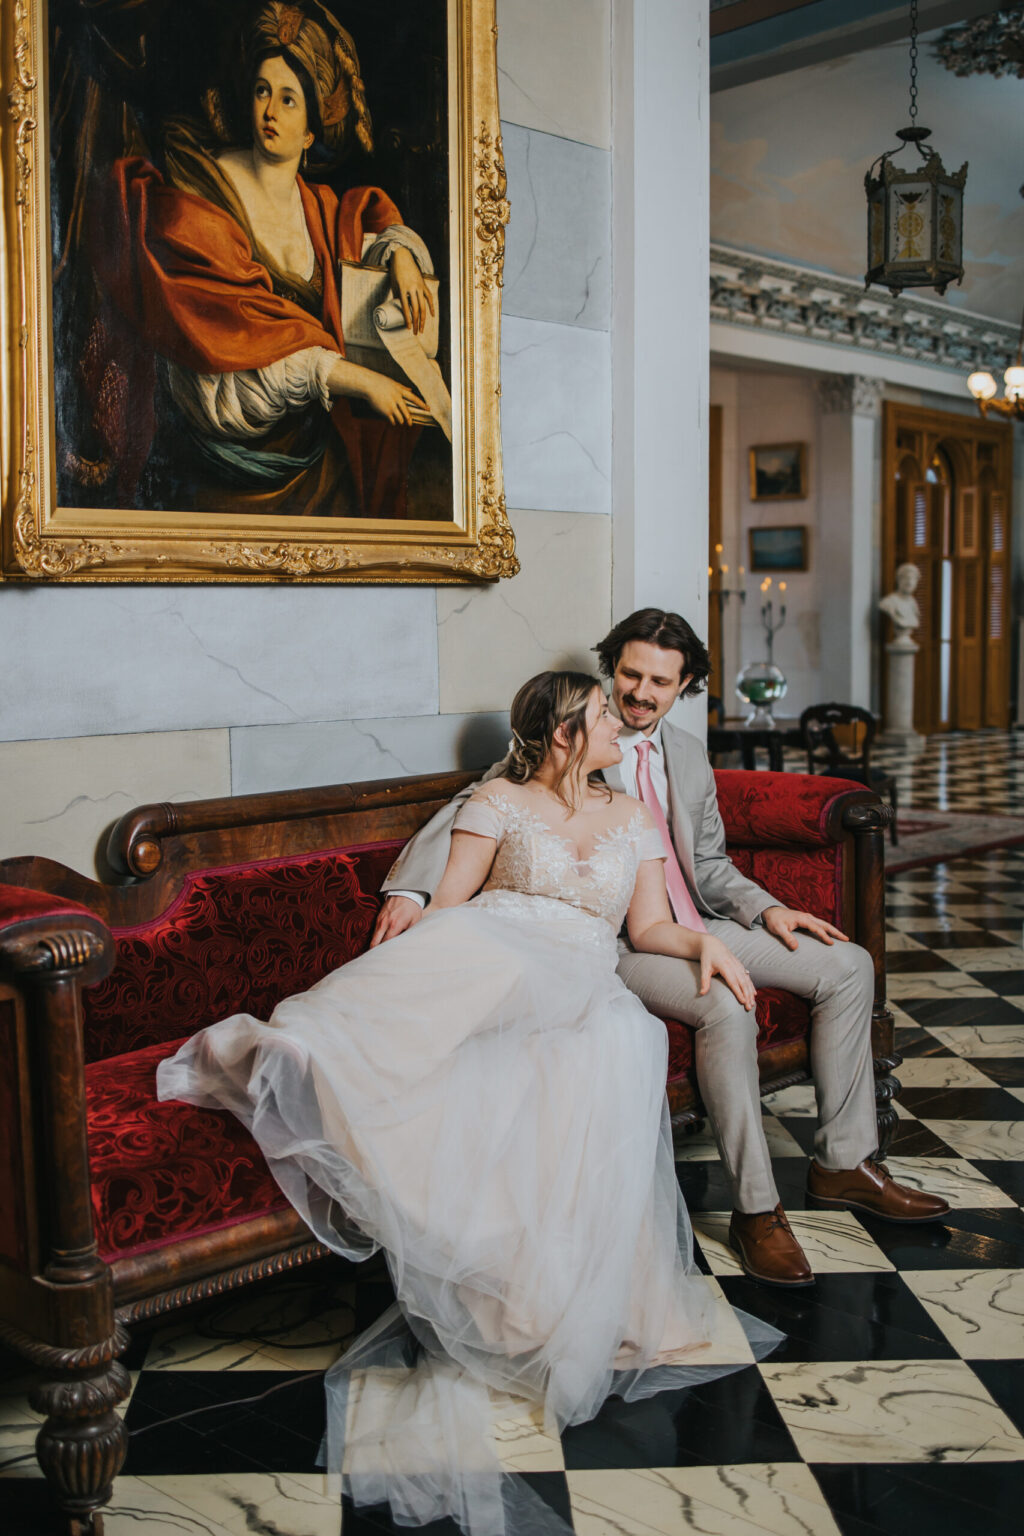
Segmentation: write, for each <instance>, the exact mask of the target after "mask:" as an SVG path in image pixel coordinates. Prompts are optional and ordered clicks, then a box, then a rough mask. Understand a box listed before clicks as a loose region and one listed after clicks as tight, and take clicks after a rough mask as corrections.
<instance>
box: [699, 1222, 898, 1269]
mask: <svg viewBox="0 0 1024 1536" xmlns="http://www.w3.org/2000/svg"><path fill="white" fill-rule="evenodd" d="M786 1215H787V1216H788V1217H789V1223H790V1226H791V1227H792V1228H793V1235H794V1237H795V1238H796V1240H797V1242H798V1243H799V1244H800V1246H801V1248H802V1249H803V1250H804V1253H806V1255H807V1259H808V1262H809V1264H810V1266H811V1268H812V1269H813V1270H818V1271H820V1272H821V1273H822V1274H847V1273H856V1272H859V1271H862V1270H871V1271H875V1270H886V1269H893V1268H894V1266H893V1265H892V1264H890V1262H889V1260H888V1259H887V1258H886V1257H885V1255H884V1254H883V1252H882V1250H881V1249H880V1248H879V1247H878V1246H877V1244H876V1243H875V1242H874V1241H873V1239H872V1238H871V1237H870V1236H869V1234H868V1233H867V1232H866V1231H865V1229H864V1228H863V1227H862V1226H861V1224H860V1222H859V1221H858V1220H857V1218H856V1216H854V1215H853V1214H852V1213H851V1212H849V1211H798V1210H787V1212H786ZM729 1217H730V1212H728V1211H694V1212H693V1213H692V1216H691V1220H692V1222H693V1230H694V1233H695V1234H696V1237H697V1241H698V1242H699V1243H700V1247H701V1252H702V1253H703V1254H704V1257H705V1258H706V1259H707V1261H708V1264H709V1266H710V1268H711V1272H712V1274H715V1275H738V1274H742V1273H743V1271H742V1269H741V1267H740V1261H739V1259H738V1258H737V1257H736V1255H735V1254H734V1253H733V1251H732V1249H731V1248H730V1247H729V1242H728V1238H729Z"/></svg>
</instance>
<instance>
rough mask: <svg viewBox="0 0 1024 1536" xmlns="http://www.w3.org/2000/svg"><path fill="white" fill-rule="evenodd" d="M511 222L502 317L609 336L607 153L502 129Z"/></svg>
mask: <svg viewBox="0 0 1024 1536" xmlns="http://www.w3.org/2000/svg"><path fill="white" fill-rule="evenodd" d="M502 126H503V138H504V143H505V167H506V170H507V172H508V190H509V198H510V200H511V202H512V208H513V213H514V217H513V218H512V219H511V221H510V223H509V227H508V237H507V240H506V244H505V274H504V275H505V286H504V289H503V290H502V296H501V310H502V314H503V316H506V317H508V316H510V315H518V316H520V317H521V318H524V319H528V320H554V321H556V322H557V323H558V324H560V325H582V326H586V327H588V328H589V329H591V330H597V331H606V330H608V328H609V326H610V325H611V155H610V154H609V152H608V151H607V150H604V149H593V148H591V146H590V145H587V144H578V143H575V142H574V141H573V140H571V139H564V138H557V137H555V136H554V135H552V134H549V133H537V132H535V131H533V130H530V129H528V128H516V127H514V126H512V125H511V124H503V125H502Z"/></svg>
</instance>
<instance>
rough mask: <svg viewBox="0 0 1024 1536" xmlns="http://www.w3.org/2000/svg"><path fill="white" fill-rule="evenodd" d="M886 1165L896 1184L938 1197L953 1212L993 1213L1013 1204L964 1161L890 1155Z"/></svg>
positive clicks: (946, 1158)
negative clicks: (987, 1211) (983, 1211)
mask: <svg viewBox="0 0 1024 1536" xmlns="http://www.w3.org/2000/svg"><path fill="white" fill-rule="evenodd" d="M885 1162H886V1167H887V1168H888V1169H889V1172H890V1173H891V1174H892V1176H893V1178H894V1179H895V1180H896V1182H897V1183H898V1184H907V1185H909V1187H910V1188H911V1189H926V1190H928V1192H929V1193H930V1194H933V1195H941V1196H942V1198H943V1199H944V1200H947V1201H948V1202H949V1204H950V1205H951V1206H952V1208H953V1209H954V1210H992V1209H994V1208H996V1207H998V1206H1012V1205H1013V1204H1014V1201H1013V1200H1012V1199H1011V1198H1010V1196H1009V1195H1007V1194H1004V1193H1003V1191H1002V1190H1001V1189H997V1188H996V1186H995V1185H994V1184H993V1183H992V1182H991V1180H990V1179H986V1178H985V1177H984V1176H983V1175H982V1174H980V1173H979V1172H978V1170H977V1169H976V1168H975V1167H974V1166H973V1165H972V1164H971V1163H969V1162H967V1161H966V1160H963V1161H962V1160H960V1159H958V1158H948V1157H892V1156H890V1157H887V1158H886V1160H885Z"/></svg>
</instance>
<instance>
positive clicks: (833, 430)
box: [813, 374, 883, 709]
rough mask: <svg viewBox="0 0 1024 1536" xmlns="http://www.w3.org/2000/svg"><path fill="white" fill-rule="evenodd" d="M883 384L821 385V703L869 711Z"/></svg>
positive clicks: (855, 378) (847, 379)
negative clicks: (873, 576) (877, 474)
mask: <svg viewBox="0 0 1024 1536" xmlns="http://www.w3.org/2000/svg"><path fill="white" fill-rule="evenodd" d="M882 388H883V386H882V381H881V380H880V379H875V378H866V377H864V376H863V375H861V374H830V375H828V376H827V377H826V378H824V379H822V381H821V383H820V384H819V386H818V400H819V405H820V410H821V430H820V433H819V445H820V446H819V449H818V472H817V476H818V499H819V515H818V516H819V521H818V529H819V531H818V541H817V544H818V548H817V553H816V555H815V556H814V557H813V558H814V561H815V564H816V566H817V569H818V580H819V590H820V593H821V694H822V702H825V701H826V700H832V701H836V702H838V703H840V704H860V705H862V706H863V707H864V708H865V709H868V708H870V706H871V619H872V602H871V598H872V591H871V584H872V566H873V551H874V544H875V525H876V520H877V519H876V512H877V506H878V501H879V496H880V493H881V487H880V486H879V485H877V484H876V483H875V482H876V467H875V466H876V447H877V435H878V432H879V430H880V418H881V410H880V407H881V400H882Z"/></svg>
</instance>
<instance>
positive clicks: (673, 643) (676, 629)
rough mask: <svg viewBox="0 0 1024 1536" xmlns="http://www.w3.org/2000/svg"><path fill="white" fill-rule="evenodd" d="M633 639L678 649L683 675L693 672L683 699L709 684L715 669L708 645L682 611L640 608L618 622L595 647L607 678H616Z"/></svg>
mask: <svg viewBox="0 0 1024 1536" xmlns="http://www.w3.org/2000/svg"><path fill="white" fill-rule="evenodd" d="M630 640H646V641H647V643H648V644H649V645H657V646H660V647H661V649H662V650H663V651H678V652H679V654H680V655H681V656H682V658H683V668H682V674H681V675H682V676H683V677H685V676H686V674H687V672H689V673H690V681H689V682H688V683H687V685H686V687H685V688H684V689H683V690H682V697H683V698H692V697H693V696H694V695H695V694H698V693H700V692H701V690H702V689H703V688H705V687H706V686H707V681H708V674H709V673H710V671H711V658H710V656H709V655H708V651H707V646H706V645H705V644H704V642H703V641H702V640H699V639H698V638H697V636H696V635H695V634H694V632H693V630H692V629H691V628H690V626H689V624H687V622H686V620H685V619H684V618H683V616H682V614H679V613H666V612H665V610H664V609H663V608H638V609H637V611H636V613H631V614H630V616H629V618H628V619H623V620H622V622H621V623H619V624H616V626H615V628H614V629H611V630H609V631H608V633H607V634H606V635H605V637H604V639H603V640H602V641H601V642H600V643H599V644H598V645H595V646H594V650H595V651H596V652H597V654H598V657H599V658H600V662H601V673H602V675H603V676H604V677H614V676H615V668H616V667H617V666H618V664H619V657H620V656H621V655H622V651H623V647H624V646H626V645H628V644H629V642H630Z"/></svg>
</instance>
